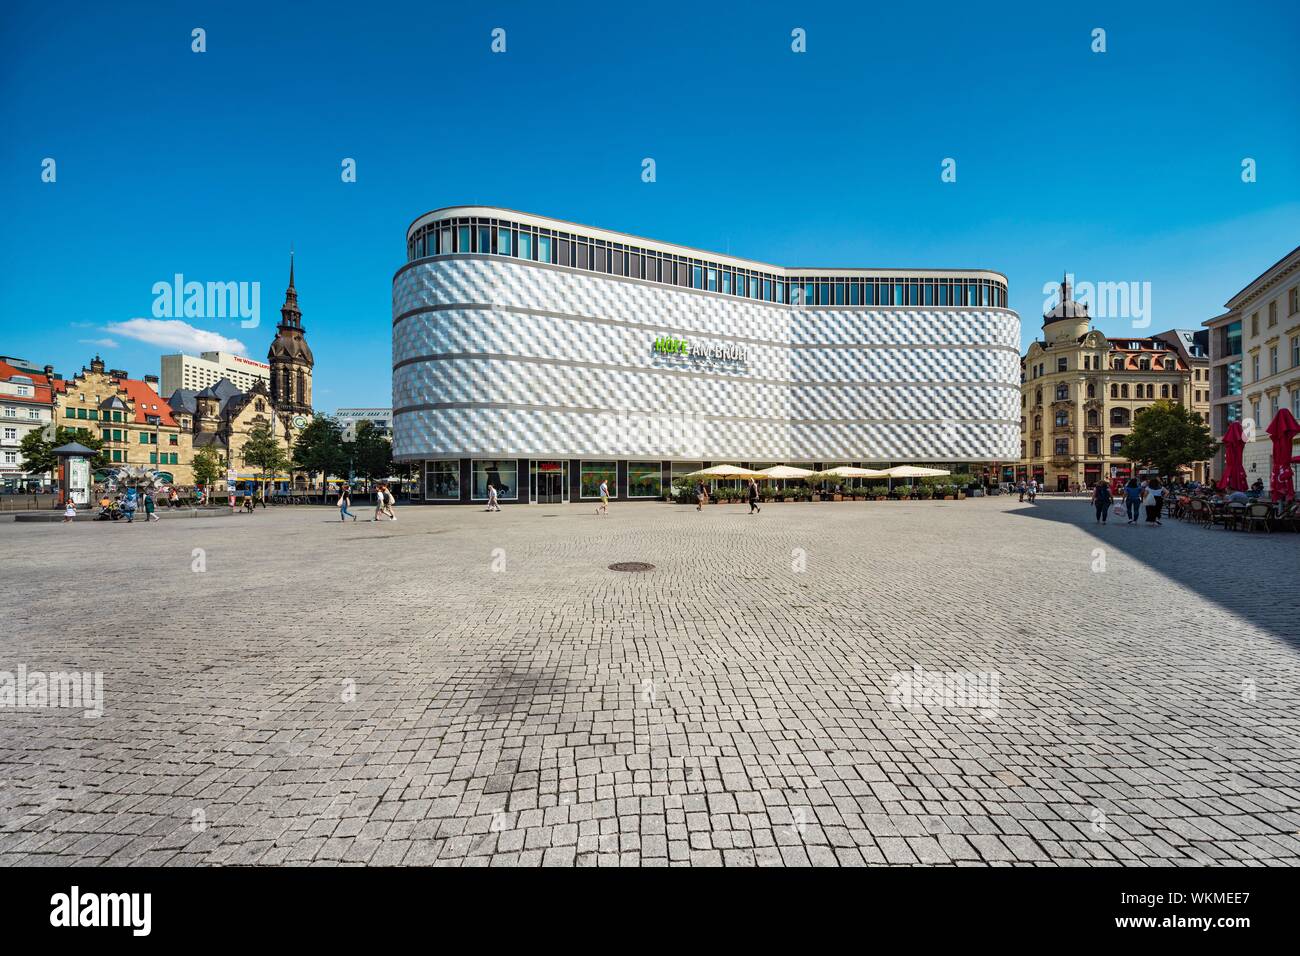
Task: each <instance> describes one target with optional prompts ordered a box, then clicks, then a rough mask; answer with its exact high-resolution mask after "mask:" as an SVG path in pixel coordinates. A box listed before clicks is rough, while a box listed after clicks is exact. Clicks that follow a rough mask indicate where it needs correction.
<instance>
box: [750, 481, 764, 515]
mask: <svg viewBox="0 0 1300 956" xmlns="http://www.w3.org/2000/svg"><path fill="white" fill-rule="evenodd" d="M762 510H763V509H762V508H760V507H759V506H758V481H757V480H756V479H754V478H750V479H749V513H750V514H758V513H759V512H760V511H762Z"/></svg>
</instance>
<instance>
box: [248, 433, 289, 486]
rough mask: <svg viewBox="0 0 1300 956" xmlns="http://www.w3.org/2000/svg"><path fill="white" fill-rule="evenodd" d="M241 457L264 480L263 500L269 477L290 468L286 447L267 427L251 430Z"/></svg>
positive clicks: (262, 482)
mask: <svg viewBox="0 0 1300 956" xmlns="http://www.w3.org/2000/svg"><path fill="white" fill-rule="evenodd" d="M240 455H241V457H242V459H243V462H244V464H245V465H247V466H248V467H250V468H256V469H257V474H258V477H260V478H261V479H262V481H261V484H262V498H263V499H265V498H266V478H267V476H268V475H274V474H276V473H277V472H281V471H287V470H288V468H289V456H288V454H286V453H285V450H284V446H283V445H281V444H280V442H279V441H278V440H276V437H275V436H274V435H272V434H271V429H270V427H269V426H267V425H263V424H258V425H254V426H253V427H252V428H251V429H250V430H249V432H248V440H247V441H245V442H244V448H243V450H242V451H241V452H240Z"/></svg>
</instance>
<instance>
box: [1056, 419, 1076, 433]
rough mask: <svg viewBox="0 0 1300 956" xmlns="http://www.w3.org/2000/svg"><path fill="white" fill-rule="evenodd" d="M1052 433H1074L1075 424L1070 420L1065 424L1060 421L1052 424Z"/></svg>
mask: <svg viewBox="0 0 1300 956" xmlns="http://www.w3.org/2000/svg"><path fill="white" fill-rule="evenodd" d="M1052 434H1054V435H1073V434H1074V426H1073V425H1072V424H1070V423H1069V422H1065V423H1064V424H1059V423H1058V424H1056V425H1053V426H1052Z"/></svg>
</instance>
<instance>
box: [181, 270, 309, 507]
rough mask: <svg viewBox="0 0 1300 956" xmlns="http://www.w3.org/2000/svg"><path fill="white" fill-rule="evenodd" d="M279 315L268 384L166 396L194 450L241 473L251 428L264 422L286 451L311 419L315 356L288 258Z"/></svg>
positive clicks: (223, 382)
mask: <svg viewBox="0 0 1300 956" xmlns="http://www.w3.org/2000/svg"><path fill="white" fill-rule="evenodd" d="M280 316H281V318H280V324H279V325H278V326H277V327H276V337H275V339H274V340H273V341H272V342H271V347H270V350H269V351H268V353H267V359H268V361H269V364H270V366H271V374H270V383H271V384H270V387H269V388H268V386H267V384H266V382H265V381H264V380H261V379H258V380H256V381H255V382H254V383H253V387H252V388H251V389H249V390H248V391H242V390H241V389H240V388H239V387H238V386H236V385H234V384H233V383H232V382H231V381H230V380H229V379H226V378H222V379H220V380H219V381H217V382H216V383H214V384H212V385H209V386H207V387H206V388H203V389H200V390H197V391H196V390H193V389H177V390H176V391H175V392H173V393H172V395H171V396H170V398H168V405H169V406H170V407H171V410H172V412H173V413H174V415H175V417H176V421H177V423H178V425H179V427H180V428H181V430H182V431H184V432H185V433H187V434H188V435H189V436H190V437H191V443H192V446H193V450H194V452H196V453H197V452H198V451H201V450H202V449H204V448H211V449H213V450H214V451H216V452H217V453H218V454H219V455H220V456H221V457H222V458H223V459H224V460H225V461H226V463H227V465H228V467H231V468H234V469H235V471H237V472H239V474H240V475H241V477H249V478H251V477H253V474H252V471H250V470H249V469H247V468H246V467H245V465H244V462H243V448H244V445H245V443H246V442H247V441H248V436H249V434H250V433H251V432H252V431H253V429H254V428H256V427H258V426H259V425H265V426H266V427H267V428H269V429H270V432H271V435H272V436H273V437H274V438H275V439H276V440H277V441H279V442H280V443H281V444H282V445H283V447H284V449H285V451H286V452H291V451H292V449H293V443H294V441H295V440H296V439H297V435H298V433H299V432H300V431H302V429H303V428H305V427H306V425H307V423H308V422H309V421H310V420H311V417H312V408H311V379H312V369H313V366H314V365H315V359H314V358H313V356H312V353H311V348H310V347H309V346H308V345H307V339H306V336H305V333H304V330H303V327H302V312H301V311H299V309H298V291H297V289H295V288H294V278H293V259H292V257H290V260H289V288H288V289H286V290H285V294H284V305H283V306H282V307H281V309H280ZM218 490H222V489H221V488H220V487H219V488H218Z"/></svg>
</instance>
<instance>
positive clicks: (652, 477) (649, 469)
mask: <svg viewBox="0 0 1300 956" xmlns="http://www.w3.org/2000/svg"><path fill="white" fill-rule="evenodd" d="M662 487H663V479H662V477H661V475H660V473H659V462H657V461H629V462H628V463H627V496H628V497H629V498H658V497H659V496H660V495H661V494H662V493H663V492H662V490H661V489H662Z"/></svg>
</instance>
